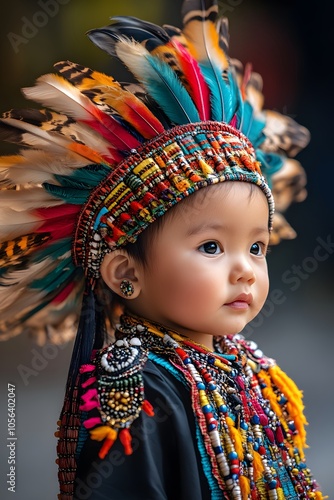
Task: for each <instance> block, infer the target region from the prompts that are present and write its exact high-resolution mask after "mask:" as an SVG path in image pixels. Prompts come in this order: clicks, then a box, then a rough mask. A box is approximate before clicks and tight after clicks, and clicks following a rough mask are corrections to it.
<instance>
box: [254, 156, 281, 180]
mask: <svg viewBox="0 0 334 500" xmlns="http://www.w3.org/2000/svg"><path fill="white" fill-rule="evenodd" d="M255 154H256V159H257V160H258V161H259V162H260V163H261V170H262V173H263V175H264V177H265V178H266V179H267V182H268V185H269V187H270V188H271V187H272V182H271V177H272V175H273V174H274V173H275V172H278V170H280V168H281V167H282V165H283V157H282V156H281V155H278V154H277V153H265V152H264V151H262V150H261V149H256V150H255Z"/></svg>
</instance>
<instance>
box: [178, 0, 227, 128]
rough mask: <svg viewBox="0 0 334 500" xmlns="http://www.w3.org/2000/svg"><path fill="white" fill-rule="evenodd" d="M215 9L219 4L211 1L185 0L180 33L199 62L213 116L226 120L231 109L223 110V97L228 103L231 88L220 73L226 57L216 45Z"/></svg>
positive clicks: (225, 63) (225, 67)
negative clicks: (208, 91) (209, 93)
mask: <svg viewBox="0 0 334 500" xmlns="http://www.w3.org/2000/svg"><path fill="white" fill-rule="evenodd" d="M217 13H218V7H217V4H216V2H214V1H211V0H190V1H188V2H184V3H183V9H182V16H183V17H182V21H183V29H182V33H183V35H184V36H185V38H186V39H187V41H188V42H189V50H190V51H191V52H192V55H193V56H194V57H195V59H196V60H197V61H198V62H199V65H200V68H201V70H202V72H203V75H204V78H205V80H206V82H207V84H208V85H209V88H210V92H211V110H212V111H211V113H212V119H213V120H217V121H225V122H228V121H229V119H228V118H227V117H229V116H230V110H229V109H228V110H227V111H224V103H225V101H227V103H229V101H230V97H229V93H230V91H229V89H228V85H227V84H226V83H225V82H224V80H223V77H222V75H223V73H224V72H226V70H227V69H228V61H227V58H226V56H225V54H224V52H223V51H222V49H221V48H220V46H219V36H218V33H217V31H216V27H215V24H214V23H215V21H216V18H217ZM231 118H232V116H231ZM231 118H230V119H231Z"/></svg>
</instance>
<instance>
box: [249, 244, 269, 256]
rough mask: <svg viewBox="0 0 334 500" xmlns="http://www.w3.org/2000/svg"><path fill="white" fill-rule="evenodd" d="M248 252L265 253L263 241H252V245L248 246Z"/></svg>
mask: <svg viewBox="0 0 334 500" xmlns="http://www.w3.org/2000/svg"><path fill="white" fill-rule="evenodd" d="M250 253H252V254H253V255H265V254H266V252H265V244H264V243H259V242H256V243H253V245H252V246H251V248H250Z"/></svg>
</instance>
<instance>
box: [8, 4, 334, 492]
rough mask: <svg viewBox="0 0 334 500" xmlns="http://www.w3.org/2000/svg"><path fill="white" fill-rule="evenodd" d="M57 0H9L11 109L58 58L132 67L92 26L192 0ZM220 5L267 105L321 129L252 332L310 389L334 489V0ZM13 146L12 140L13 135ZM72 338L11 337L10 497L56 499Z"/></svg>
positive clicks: (315, 448) (325, 485) (321, 468)
mask: <svg viewBox="0 0 334 500" xmlns="http://www.w3.org/2000/svg"><path fill="white" fill-rule="evenodd" d="M46 4H47V1H46V0H45V1H43V0H39V1H38V0H37V1H35V0H33V1H28V0H21V1H19V0H11V1H10V2H5V3H4V2H2V3H1V7H0V9H1V36H0V48H1V58H0V69H1V84H0V99H1V100H0V111H1V112H3V111H6V110H7V109H10V108H12V107H19V106H26V105H27V103H26V102H25V101H24V100H23V98H22V96H21V94H20V91H19V89H20V88H21V87H24V86H30V85H32V84H33V82H34V80H35V78H37V77H38V76H39V75H40V74H43V73H48V72H51V71H52V64H53V63H54V62H56V61H58V60H62V59H70V60H73V61H76V62H78V63H81V64H84V65H87V66H90V67H93V68H95V69H97V70H99V71H105V72H111V74H113V73H115V72H116V76H118V77H120V76H121V71H120V67H119V66H118V65H117V64H115V63H114V62H111V61H110V59H109V57H108V56H107V55H106V54H105V53H104V52H102V51H100V50H99V49H98V48H96V47H95V46H94V45H93V44H92V43H91V42H90V41H89V39H88V38H87V37H86V36H85V32H86V31H87V30H88V29H90V28H94V27H100V26H102V25H104V24H108V19H109V17H110V16H112V15H121V14H122V15H134V16H137V17H141V18H143V19H147V20H150V21H152V22H155V23H158V24H161V23H166V24H174V25H178V26H180V16H179V11H180V5H181V1H171V0H169V1H167V0H156V1H152V0H144V1H142V0H140V1H139V0H123V1H110V2H107V1H105V0H95V1H94V2H92V1H89V0H54V1H53V2H52V5H53V8H51V4H49V5H50V6H49V9H51V10H49V14H45V10H44V11H43V8H42V5H44V6H45V5H46ZM219 4H220V8H221V11H222V13H224V14H225V15H227V16H228V18H229V23H230V34H231V42H230V53H231V55H232V57H236V58H238V59H240V60H242V61H243V62H244V63H246V62H248V61H250V62H252V64H253V69H254V71H257V72H259V73H261V74H262V76H263V79H264V94H265V96H266V100H265V108H272V109H276V110H277V111H280V112H283V113H286V114H288V115H290V116H292V117H293V118H295V119H296V120H297V121H298V122H299V123H301V124H303V125H304V126H306V127H307V128H309V130H310V131H311V136H312V139H311V142H310V144H309V146H308V147H307V148H306V149H305V150H304V151H303V152H302V153H300V154H299V155H298V157H297V159H299V160H300V161H301V162H302V164H303V166H304V168H305V170H306V172H307V176H308V198H307V200H306V201H305V202H303V203H302V204H295V205H294V206H292V207H291V208H290V209H289V211H288V214H287V218H288V220H289V221H290V223H291V224H292V226H293V227H294V228H295V229H296V231H297V233H298V238H297V239H296V240H292V241H287V242H283V243H281V244H280V245H279V246H278V247H273V248H272V251H271V253H270V254H269V256H268V264H269V272H270V279H271V293H272V292H273V290H278V291H279V292H275V293H276V296H280V297H281V299H280V301H279V303H277V301H276V303H274V302H273V301H272V300H270V297H272V295H269V301H268V302H267V304H266V306H265V308H264V310H263V312H262V313H260V315H259V316H258V318H257V319H256V320H254V322H253V323H252V324H251V325H250V326H248V327H247V328H246V330H245V334H246V335H247V336H248V337H250V338H252V339H253V340H255V341H256V342H258V344H259V345H260V347H261V348H262V349H263V350H264V351H265V352H266V353H267V354H268V355H269V356H272V357H274V358H276V359H277V361H278V362H279V364H280V365H281V367H282V368H283V369H284V370H285V371H287V372H288V374H289V375H291V376H292V378H294V380H295V381H296V382H297V383H298V385H299V386H300V388H301V389H302V390H303V392H304V402H305V406H306V416H307V419H308V421H309V424H310V425H309V427H308V443H309V446H310V447H309V449H308V451H307V457H308V464H309V466H310V467H311V469H312V470H313V472H314V474H315V476H316V477H317V479H318V481H319V482H320V484H321V485H322V489H323V491H324V492H325V493H326V494H328V495H329V498H332V496H333V493H334V486H333V479H332V476H331V474H332V470H333V447H334V431H333V412H334V405H333V395H334V394H333V393H334V391H333V371H332V370H333V347H334V342H333V333H332V323H333V307H334V306H333V297H334V293H333V278H334V273H333V271H334V269H333V267H334V266H333V261H334V259H333V249H331V248H330V247H329V248H328V249H327V250H326V249H323V250H322V251H321V252H320V253H319V254H318V253H317V251H316V249H317V247H318V246H319V242H320V241H333V240H334V234H333V233H334V231H333V196H334V193H333V180H334V176H333V156H334V154H333V145H334V140H333V127H332V120H333V97H332V88H333V85H332V80H331V79H330V73H331V65H332V51H333V41H332V36H333V27H332V16H331V15H330V13H329V2H327V3H326V2H308V4H306V2H303V1H302V0H297V1H292V2H288V1H280V2H278V1H276V0H275V1H273V0H272V1H270V2H268V1H264V0H262V1H261V0H259V1H253V0H248V1H247V0H244V1H240V0H234V1H233V0H229V1H228V0H226V1H225V2H219ZM4 5H5V6H6V9H5V7H4ZM40 12H44V15H43V14H42V15H40V14H39V13H40ZM29 23H32V24H30V25H29ZM28 25H29V26H30V27H28ZM20 37H21V38H20ZM1 151H2V152H3V153H7V152H9V151H12V150H11V148H10V147H9V146H7V145H2V147H1ZM319 238H320V240H319ZM320 255H321V259H322V260H320V259H319V256H320ZM296 272H298V273H299V276H297V275H296V274H294V273H296ZM284 276H285V277H286V276H288V277H294V278H295V280H294V281H293V282H292V281H291V280H290V281H289V280H286V279H285V278H284ZM296 278H297V279H296ZM71 348H72V345H71V343H69V344H68V345H65V346H62V347H58V346H50V345H46V346H38V345H36V344H34V343H33V342H32V341H31V340H30V339H29V338H25V337H24V336H23V335H22V336H19V337H16V338H14V339H11V340H9V341H7V342H4V343H2V344H1V345H0V349H1V351H0V352H1V362H0V375H1V404H0V408H1V414H0V417H1V423H2V429H3V433H2V434H1V441H0V497H1V499H4V500H6V499H7V498H19V499H20V500H49V499H50V500H53V499H55V498H56V494H57V479H56V472H57V469H56V465H55V463H54V460H55V458H56V452H55V446H56V439H55V438H53V432H54V431H55V429H56V420H57V418H58V414H59V410H60V407H61V402H62V397H63V391H64V383H65V378H66V373H67V368H68V364H69V358H70V354H71ZM7 383H13V384H16V396H17V408H16V410H17V436H18V441H17V447H16V454H17V488H16V493H15V494H14V493H12V494H10V493H9V492H8V491H7V485H6V473H7V472H8V465H7V457H8V449H7V448H6V440H5V438H6V420H5V419H6V414H5V412H4V410H5V407H6V406H7V405H6V401H7V396H6V389H7Z"/></svg>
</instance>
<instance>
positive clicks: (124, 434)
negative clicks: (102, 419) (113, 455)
mask: <svg viewBox="0 0 334 500" xmlns="http://www.w3.org/2000/svg"><path fill="white" fill-rule="evenodd" d="M119 439H120V440H121V443H122V445H123V446H124V452H125V455H132V452H133V450H132V446H131V441H132V437H131V434H130V432H129V429H122V430H121V431H120V433H119Z"/></svg>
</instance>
